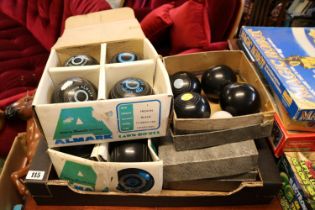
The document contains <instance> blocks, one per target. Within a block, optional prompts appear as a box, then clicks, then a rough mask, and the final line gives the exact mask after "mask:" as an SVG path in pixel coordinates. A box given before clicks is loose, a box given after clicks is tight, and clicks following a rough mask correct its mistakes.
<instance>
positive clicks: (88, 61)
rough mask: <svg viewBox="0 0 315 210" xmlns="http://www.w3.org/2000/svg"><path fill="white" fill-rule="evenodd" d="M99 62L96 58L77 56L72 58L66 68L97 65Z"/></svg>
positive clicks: (65, 64)
mask: <svg viewBox="0 0 315 210" xmlns="http://www.w3.org/2000/svg"><path fill="white" fill-rule="evenodd" d="M96 64H98V62H97V61H96V59H95V58H93V57H91V56H89V55H83V54H82V55H75V56H72V57H70V58H69V59H68V60H67V61H66V62H65V63H64V66H88V65H96Z"/></svg>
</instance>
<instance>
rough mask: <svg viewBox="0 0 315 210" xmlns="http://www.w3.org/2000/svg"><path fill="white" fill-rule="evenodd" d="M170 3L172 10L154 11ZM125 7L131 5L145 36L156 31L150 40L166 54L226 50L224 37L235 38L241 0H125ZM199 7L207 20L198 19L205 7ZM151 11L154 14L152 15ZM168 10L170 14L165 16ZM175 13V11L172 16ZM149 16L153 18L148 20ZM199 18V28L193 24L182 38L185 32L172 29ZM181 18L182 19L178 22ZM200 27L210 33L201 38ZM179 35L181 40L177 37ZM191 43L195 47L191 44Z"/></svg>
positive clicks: (185, 25)
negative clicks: (205, 42)
mask: <svg viewBox="0 0 315 210" xmlns="http://www.w3.org/2000/svg"><path fill="white" fill-rule="evenodd" d="M170 2H173V4H174V8H173V9H171V10H170V11H166V9H165V10H164V11H160V12H157V13H156V10H158V9H157V8H158V7H160V6H162V5H165V4H168V3H170ZM184 4H186V9H184V8H180V9H179V7H185V6H184ZM198 4H199V6H198ZM200 5H201V6H200ZM125 6H130V7H132V8H134V10H135V13H136V16H137V17H138V19H139V20H140V21H141V25H142V28H143V30H144V32H145V34H146V35H147V37H148V38H149V39H151V37H152V36H151V32H155V34H154V36H153V37H154V40H151V41H153V44H154V46H155V47H156V48H157V49H158V51H159V52H160V53H161V54H163V55H168V54H177V53H192V52H200V51H208V50H223V49H227V47H228V45H227V40H228V39H229V38H232V37H234V36H235V35H236V32H237V30H238V25H239V23H240V19H241V16H242V13H243V7H244V0H152V1H143V0H126V1H125ZM201 7H202V8H203V9H204V10H206V17H207V21H206V20H205V19H201V18H202V17H201V16H200V15H199V14H200V13H201V12H204V10H202V11H201ZM175 10H177V12H176V11H175ZM174 11H175V12H174ZM152 13H155V14H153V15H152ZM167 13H168V14H169V16H170V17H167ZM174 13H177V14H176V15H174ZM150 15H151V16H153V17H151V19H150V20H148V17H150ZM189 16H190V17H189ZM204 16H205V15H204ZM169 18H170V19H171V21H170V20H169ZM198 18H199V19H201V20H200V21H199V23H201V22H203V23H204V24H203V25H201V26H197V27H199V28H194V27H192V28H191V30H190V31H189V32H190V33H187V34H186V36H187V37H184V35H185V34H182V31H183V30H176V29H174V28H178V27H181V28H184V30H185V28H186V29H187V28H189V26H191V24H192V21H196V19H198ZM181 19H182V21H183V22H181ZM206 22H208V23H206ZM161 29H163V30H164V31H162V32H160V34H159V35H160V39H159V40H158V41H156V32H157V31H160V30H161ZM194 29H197V30H194ZM202 30H203V33H209V34H207V35H205V36H204V37H202V36H200V33H202ZM174 33H175V35H174ZM196 37H197V39H200V40H201V41H207V42H208V43H207V44H203V45H202V47H201V46H200V42H195V43H189V42H190V41H191V40H192V39H194V38H196ZM198 37H199V38H198ZM181 38H183V39H182V40H180V39H181ZM185 41H186V42H188V44H187V43H185ZM174 42H178V44H176V47H175V48H178V47H179V46H182V45H186V46H185V47H184V48H183V49H172V48H173V46H175V45H174V44H175V43H174ZM194 45H196V46H195V47H193V46H194Z"/></svg>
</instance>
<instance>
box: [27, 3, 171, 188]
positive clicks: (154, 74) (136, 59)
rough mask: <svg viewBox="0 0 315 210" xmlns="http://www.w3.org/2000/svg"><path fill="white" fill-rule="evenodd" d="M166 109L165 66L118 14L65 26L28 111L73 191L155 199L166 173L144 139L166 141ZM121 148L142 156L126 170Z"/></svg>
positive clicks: (127, 15) (131, 21) (136, 27)
mask: <svg viewBox="0 0 315 210" xmlns="http://www.w3.org/2000/svg"><path fill="white" fill-rule="evenodd" d="M109 29H110V30H109ZM130 61H133V62H130ZM133 96H137V97H133ZM171 102H172V90H171V87H170V83H169V77H168V74H167V71H166V70H165V67H164V65H163V63H162V60H161V59H160V58H159V57H158V54H157V52H156V51H155V49H154V47H153V46H152V45H151V43H150V42H149V41H148V40H147V39H146V38H145V36H144V34H143V32H142V30H141V27H140V24H139V23H138V21H137V20H136V19H135V17H134V14H133V11H132V10H131V9H128V8H122V9H117V10H110V11H106V12H97V13H91V14H88V15H82V16H76V17H71V18H69V19H67V21H66V26H65V31H64V33H63V35H62V36H61V37H60V38H59V39H58V41H57V42H56V44H55V45H54V47H53V48H52V50H51V53H50V56H49V58H48V61H47V64H46V67H45V70H44V73H43V75H42V78H41V80H40V83H39V86H38V89H37V92H36V95H35V97H34V101H33V107H34V110H35V114H36V118H37V120H38V122H39V124H40V127H41V129H42V132H43V134H44V136H45V138H46V140H47V143H48V147H49V149H48V154H49V156H50V158H51V161H52V163H53V165H54V168H55V170H56V172H57V174H58V176H59V177H60V178H61V179H66V180H69V184H70V185H71V186H73V187H74V188H75V189H81V190H85V191H123V192H148V193H158V192H160V191H161V189H162V174H163V165H162V161H161V160H160V159H159V158H158V156H157V155H156V152H155V151H154V148H153V144H151V141H150V139H149V138H152V137H158V136H164V135H166V131H167V128H168V122H169V114H170V110H171ZM135 139H137V140H139V141H138V142H134V141H132V142H133V143H130V144H129V145H124V144H120V143H119V142H122V141H127V140H135ZM146 139H147V141H146ZM109 142H117V143H116V144H114V143H113V144H111V143H109ZM130 142H131V141H130ZM78 145H82V146H78ZM85 145H87V146H85ZM88 145H91V146H88ZM94 145H95V146H94ZM84 146H85V147H84ZM79 147H81V148H79ZM126 148H127V150H128V148H129V150H130V151H129V150H128V151H129V152H131V153H132V152H137V154H138V153H139V155H138V156H136V157H134V159H133V161H131V160H128V162H124V160H125V159H126V157H123V156H122V150H123V149H126ZM76 151H78V153H76ZM79 153H80V154H79ZM87 153H89V154H91V155H89V156H88V157H85V154H87ZM92 153H93V154H92ZM141 154H142V156H141ZM128 155H129V156H131V155H130V154H125V156H128ZM129 156H128V157H129ZM91 159H97V160H99V159H102V161H94V160H91ZM137 160H141V161H143V162H138V161H137ZM75 169H76V170H75ZM116 174H118V176H116ZM132 175H134V176H132ZM143 183H147V185H145V186H144V184H143ZM128 184H129V185H130V186H132V187H131V189H130V186H129V185H128Z"/></svg>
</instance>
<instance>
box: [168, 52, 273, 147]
mask: <svg viewBox="0 0 315 210" xmlns="http://www.w3.org/2000/svg"><path fill="white" fill-rule="evenodd" d="M164 64H165V67H166V70H167V72H168V74H169V75H173V74H175V73H176V72H180V71H187V72H190V73H192V74H194V75H196V76H197V77H200V76H201V74H202V73H203V72H204V71H205V70H207V69H209V68H210V67H214V66H217V65H226V66H229V67H230V68H231V69H232V70H233V71H234V72H235V73H236V75H237V81H238V82H242V83H244V82H245V83H249V84H250V85H252V86H254V88H255V89H256V90H257V92H258V94H259V98H260V109H259V112H257V113H253V114H247V115H241V116H234V117H231V118H221V119H212V118H211V116H210V117H209V118H179V117H178V116H177V115H176V112H175V111H173V121H172V131H171V133H172V138H173V141H174V144H175V148H176V150H178V151H180V150H188V149H198V148H204V147H210V146H216V145H220V144H227V143H232V142H238V141H245V140H248V139H257V138H262V137H268V136H270V135H271V130H272V125H273V120H274V119H273V115H274V112H275V110H274V107H273V104H272V100H271V97H270V95H269V93H268V92H267V90H266V88H265V86H264V85H263V83H262V81H261V80H260V78H259V76H258V74H257V73H256V71H255V69H254V67H253V65H252V64H251V63H250V62H249V60H248V59H247V57H246V56H245V54H244V53H243V52H242V51H212V52H202V53H193V54H189V55H175V56H168V57H164ZM201 94H202V95H203V94H204V93H203V91H202V92H201ZM209 104H210V108H211V114H213V113H215V112H216V111H220V110H221V107H220V105H219V104H218V103H213V102H210V101H209Z"/></svg>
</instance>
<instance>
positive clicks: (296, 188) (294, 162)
mask: <svg viewBox="0 0 315 210" xmlns="http://www.w3.org/2000/svg"><path fill="white" fill-rule="evenodd" d="M314 161H315V159H314V153H313V152H306V153H304V152H285V155H284V156H283V157H282V158H281V160H280V162H279V169H280V171H281V173H280V175H281V178H282V183H283V184H282V188H281V190H280V198H281V202H280V203H281V205H282V207H283V209H305V210H307V209H314V208H315V199H314V192H315V184H314V183H315V172H314V168H313V167H312V164H314Z"/></svg>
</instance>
